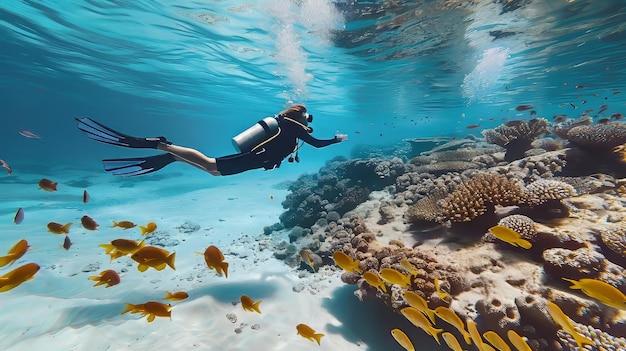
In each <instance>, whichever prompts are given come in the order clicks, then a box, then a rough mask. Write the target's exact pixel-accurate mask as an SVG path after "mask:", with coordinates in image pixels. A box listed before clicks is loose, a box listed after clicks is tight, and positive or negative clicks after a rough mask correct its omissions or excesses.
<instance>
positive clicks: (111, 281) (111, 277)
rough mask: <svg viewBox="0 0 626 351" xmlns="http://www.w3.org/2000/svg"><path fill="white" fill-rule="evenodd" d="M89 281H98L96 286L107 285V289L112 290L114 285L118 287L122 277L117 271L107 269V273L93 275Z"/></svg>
mask: <svg viewBox="0 0 626 351" xmlns="http://www.w3.org/2000/svg"><path fill="white" fill-rule="evenodd" d="M89 280H93V281H96V282H97V283H96V284H94V286H98V285H102V284H106V285H107V286H106V288H110V287H112V286H113V285H117V284H119V283H120V276H119V274H117V272H116V271H114V270H112V269H107V270H106V271H102V272H100V275H93V276H91V277H89Z"/></svg>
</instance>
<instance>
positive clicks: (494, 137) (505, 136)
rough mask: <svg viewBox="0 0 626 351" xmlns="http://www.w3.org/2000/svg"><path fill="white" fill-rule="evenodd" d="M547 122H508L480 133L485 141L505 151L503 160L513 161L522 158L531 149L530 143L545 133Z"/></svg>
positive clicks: (541, 120) (534, 120)
mask: <svg viewBox="0 0 626 351" xmlns="http://www.w3.org/2000/svg"><path fill="white" fill-rule="evenodd" d="M547 127H548V121H547V120H546V119H544V118H535V119H531V120H530V121H528V122H526V121H510V122H508V123H506V124H503V125H500V126H498V127H496V128H495V129H485V130H483V131H482V134H483V136H484V137H485V140H486V141H487V142H488V143H490V144H496V145H499V146H502V147H504V148H505V149H506V154H505V157H504V158H505V160H507V161H513V160H516V159H519V158H521V157H523V156H524V152H525V151H526V150H529V149H531V148H532V145H531V143H532V142H533V140H535V139H536V138H537V137H539V136H541V135H543V134H545V133H547V131H548V129H547Z"/></svg>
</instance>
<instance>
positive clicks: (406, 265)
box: [400, 258, 421, 277]
mask: <svg viewBox="0 0 626 351" xmlns="http://www.w3.org/2000/svg"><path fill="white" fill-rule="evenodd" d="M400 265H401V266H402V268H404V269H406V271H407V272H409V274H411V275H414V276H416V277H417V276H418V275H419V274H420V273H421V272H420V270H419V269H417V268H415V266H414V265H413V264H412V263H411V262H409V260H407V259H406V258H403V259H401V260H400Z"/></svg>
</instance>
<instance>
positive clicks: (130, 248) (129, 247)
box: [100, 239, 146, 256]
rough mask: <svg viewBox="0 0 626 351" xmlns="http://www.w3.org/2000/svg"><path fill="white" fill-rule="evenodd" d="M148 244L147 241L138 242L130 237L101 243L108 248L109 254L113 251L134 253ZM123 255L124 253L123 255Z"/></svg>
mask: <svg viewBox="0 0 626 351" xmlns="http://www.w3.org/2000/svg"><path fill="white" fill-rule="evenodd" d="M145 245H146V241H145V240H142V241H141V242H137V241H135V240H130V239H115V240H113V241H111V243H110V244H100V247H101V248H103V249H105V250H106V253H107V254H111V253H112V252H121V253H123V254H124V255H130V254H134V253H135V252H137V251H139V249H141V248H142V247H144V246H145ZM122 256H123V255H122Z"/></svg>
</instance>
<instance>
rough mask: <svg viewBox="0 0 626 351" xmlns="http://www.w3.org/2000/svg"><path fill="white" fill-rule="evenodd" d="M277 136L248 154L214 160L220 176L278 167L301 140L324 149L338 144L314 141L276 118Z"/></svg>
mask: <svg viewBox="0 0 626 351" xmlns="http://www.w3.org/2000/svg"><path fill="white" fill-rule="evenodd" d="M278 127H279V132H278V134H277V135H276V136H275V137H274V138H273V139H271V140H270V141H269V142H267V143H265V144H263V145H262V146H260V147H258V148H253V149H252V151H250V152H243V153H239V154H233V155H228V156H222V157H218V158H216V159H215V160H216V163H217V170H218V171H219V172H220V174H221V175H230V174H237V173H241V172H245V171H248V170H251V169H257V168H265V169H266V170H268V169H273V168H277V167H280V164H281V162H282V161H283V160H284V159H285V157H287V156H289V154H291V153H292V152H294V150H295V149H296V146H297V145H298V139H301V140H302V141H304V142H305V143H307V144H309V145H313V146H315V147H324V146H328V145H331V144H335V143H337V142H339V141H338V140H337V138H333V139H316V138H314V137H313V136H312V135H311V134H310V133H309V132H308V131H307V130H306V129H304V128H303V127H302V126H301V125H299V124H296V123H294V122H291V121H289V120H288V119H283V118H280V117H278Z"/></svg>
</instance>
